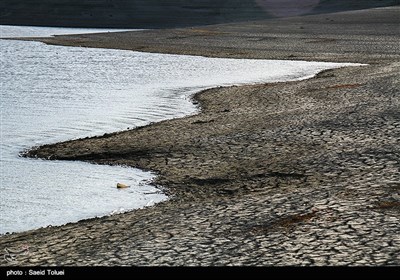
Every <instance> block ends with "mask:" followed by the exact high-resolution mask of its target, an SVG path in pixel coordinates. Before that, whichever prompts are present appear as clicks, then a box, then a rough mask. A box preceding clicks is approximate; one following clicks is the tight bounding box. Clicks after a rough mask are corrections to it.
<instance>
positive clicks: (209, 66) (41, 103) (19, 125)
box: [0, 27, 350, 233]
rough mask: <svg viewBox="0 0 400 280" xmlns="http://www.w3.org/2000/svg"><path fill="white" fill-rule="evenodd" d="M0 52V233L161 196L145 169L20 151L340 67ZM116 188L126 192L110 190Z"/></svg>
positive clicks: (60, 51)
mask: <svg viewBox="0 0 400 280" xmlns="http://www.w3.org/2000/svg"><path fill="white" fill-rule="evenodd" d="M0 28H1V27H0ZM18 32H20V31H18ZM18 32H17V33H18ZM51 32H54V29H52V31H51ZM17 35H18V34H14V35H13V36H17ZM0 37H1V34H0ZM0 46H1V48H2V52H3V53H4V55H3V56H2V61H1V62H2V63H1V69H0V70H1V71H2V73H3V74H2V76H1V77H0V79H1V85H2V89H3V91H2V97H1V98H2V100H1V118H2V120H1V174H2V177H1V183H2V184H1V187H0V192H1V201H0V202H1V204H0V205H1V209H0V210H1V211H0V213H1V217H0V226H1V227H0V233H5V232H12V231H24V230H28V229H34V228H38V227H42V226H47V225H61V224H64V223H67V222H74V221H78V220H81V219H85V218H90V217H95V216H104V215H107V214H110V213H115V212H118V211H125V210H129V209H134V208H140V207H143V206H146V205H151V204H154V203H156V202H159V201H162V200H165V199H166V197H165V195H162V194H159V193H157V189H155V188H154V187H152V186H150V185H149V184H148V182H149V181H151V180H152V179H153V178H154V175H153V174H151V173H148V172H143V171H140V170H137V169H132V168H122V167H111V166H98V165H93V164H87V163H82V162H60V161H43V160H32V159H26V158H21V157H18V154H19V152H20V151H21V150H25V149H29V148H31V147H32V146H37V145H42V144H48V143H54V142H59V141H64V140H69V139H75V138H81V137H87V136H94V135H101V134H103V133H105V132H113V131H118V130H124V129H126V128H127V127H130V128H133V127H137V126H142V125H146V124H149V123H150V122H157V121H161V120H165V119H171V118H176V117H183V116H186V115H189V114H193V113H195V112H196V107H195V106H194V105H193V104H192V103H191V102H190V100H189V95H190V94H192V93H194V92H196V91H199V90H202V89H205V88H211V87H215V86H221V85H232V84H245V83H260V82H277V81H287V80H298V79H304V78H308V77H311V76H313V75H315V74H317V73H318V72H320V71H321V70H325V69H330V68H337V67H342V66H347V65H350V64H338V63H319V62H301V61H268V60H248V59H243V60H239V59H221V58H205V57H197V56H181V55H166V54H150V53H140V52H132V51H122V50H106V49H88V48H72V47H61V46H48V45H44V44H41V43H35V42H20V41H4V40H2V41H0ZM118 182H123V183H126V184H129V185H132V186H133V187H132V188H130V189H125V190H117V189H116V187H115V186H116V183H118ZM146 193H152V194H146Z"/></svg>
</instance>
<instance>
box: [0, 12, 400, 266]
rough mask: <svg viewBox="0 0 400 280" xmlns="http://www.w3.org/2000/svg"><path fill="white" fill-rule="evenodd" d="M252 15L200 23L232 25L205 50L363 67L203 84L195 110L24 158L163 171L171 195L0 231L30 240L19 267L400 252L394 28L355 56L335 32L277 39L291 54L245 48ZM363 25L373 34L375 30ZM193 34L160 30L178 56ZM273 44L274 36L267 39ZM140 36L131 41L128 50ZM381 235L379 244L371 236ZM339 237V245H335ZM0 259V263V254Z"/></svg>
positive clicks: (368, 258) (95, 39)
mask: <svg viewBox="0 0 400 280" xmlns="http://www.w3.org/2000/svg"><path fill="white" fill-rule="evenodd" d="M396 9H397V10H396ZM378 10H379V11H378V14H379V13H382V14H384V18H385V20H386V21H388V22H389V21H393V22H394V23H395V24H396V23H397V22H398V20H397V19H394V18H390V17H388V15H387V14H386V11H392V15H395V14H396V13H397V12H396V11H398V10H399V9H398V8H396V7H395V8H386V9H378ZM393 10H394V11H395V12H393ZM376 11H377V10H371V11H362V12H360V11H358V12H351V13H340V14H338V15H336V17H335V14H332V15H330V17H332V18H333V19H334V20H336V21H339V20H342V21H346V19H347V20H353V19H354V20H357V17H361V18H362V17H364V16H365V13H367V14H368V15H369V16H370V17H369V20H373V19H375V18H381V17H382V15H376V13H377V12H376ZM343 14H348V15H349V17H350V18H351V19H349V18H346V16H343ZM354 14H355V15H354ZM371 15H372V16H375V18H374V17H371ZM325 16H326V15H325ZM304 18H305V19H310V18H311V20H309V21H311V23H308V24H310V27H308V25H307V24H304V26H305V27H304V28H303V29H301V30H304V29H308V28H309V29H310V30H311V31H312V32H311V33H310V34H308V35H309V36H310V37H311V39H310V38H306V39H305V40H316V39H315V38H314V37H315V34H317V35H318V33H316V30H315V28H317V27H315V26H314V25H313V20H312V19H313V18H315V21H318V20H319V21H320V20H321V17H320V16H314V17H304ZM343 18H344V19H343ZM297 20H300V19H297ZM396 20H397V21H396ZM271 22H272V21H271ZM273 22H276V21H273ZM280 22H282V25H285V24H286V25H288V26H289V27H290V26H293V24H296V19H287V20H281V21H280ZM305 22H306V20H305ZM263 24H268V23H267V22H263ZM345 24H347V23H346V22H345ZM252 25H253V27H254V26H256V27H255V28H257V26H258V25H257V24H256V23H249V24H248V26H247V27H246V26H245V27H243V26H242V25H240V26H238V25H235V24H230V25H219V26H210V27H207V28H206V30H207V32H206V33H207V34H210V32H211V31H213V32H216V30H223V29H225V30H226V31H228V32H232V29H239V31H238V32H237V33H236V36H237V40H238V43H237V44H236V45H235V46H234V48H230V49H227V47H226V46H224V41H225V39H226V38H224V36H220V38H214V39H210V40H211V43H212V44H214V45H211V46H210V49H212V50H214V52H212V53H211V55H221V56H224V55H227V56H231V57H236V56H242V57H246V58H247V57H250V56H253V57H256V56H259V57H260V58H261V57H265V56H269V57H268V58H270V59H271V57H276V58H277V57H283V56H286V55H287V54H288V53H290V52H293V51H295V50H296V49H297V48H300V50H301V51H298V52H297V53H298V54H299V55H298V56H296V59H302V58H303V57H311V56H313V55H314V56H317V60H318V59H330V58H336V61H340V60H344V59H348V58H349V57H350V56H351V59H357V60H358V61H357V62H358V63H370V65H369V66H365V67H363V69H362V70H360V69H356V68H359V67H346V68H340V69H335V70H327V71H323V72H322V73H320V74H318V75H317V76H316V77H315V78H311V79H308V80H305V81H296V82H284V83H274V84H260V85H245V86H239V87H238V86H231V87H221V88H213V89H209V90H205V91H202V92H200V93H198V94H196V95H195V97H194V98H195V99H196V100H197V101H198V102H199V103H200V104H201V108H202V110H201V112H200V113H199V114H198V115H194V116H188V117H185V118H182V119H173V120H168V121H163V122H161V123H155V124H152V125H149V126H145V127H141V128H138V129H135V130H132V131H124V132H117V133H113V134H109V135H107V136H106V137H94V138H89V139H79V140H74V141H67V142H63V143H58V144H55V145H46V146H43V147H40V148H39V149H38V150H33V151H32V152H31V153H30V155H31V156H33V155H38V156H39V157H47V156H49V155H52V156H53V157H54V158H56V159H65V160H89V161H95V162H96V163H101V164H126V165H129V166H132V167H139V168H142V169H143V168H144V169H150V170H153V171H156V172H157V173H158V174H159V176H158V177H157V179H156V182H155V184H159V185H162V186H164V187H166V188H168V190H169V191H170V192H171V194H173V196H174V197H173V199H172V200H170V201H168V202H165V203H164V202H162V203H160V204H157V205H156V206H153V207H150V208H146V209H140V210H135V211H133V212H129V213H124V214H121V215H116V216H112V217H105V218H95V219H89V220H85V221H81V222H78V223H76V224H67V225H65V226H61V227H54V228H45V229H39V230H35V231H29V232H24V233H18V234H12V235H6V236H1V237H0V244H1V246H2V247H3V246H11V247H18V246H20V244H22V243H24V242H25V243H29V244H30V245H31V248H32V254H31V255H30V256H23V257H21V258H20V259H19V263H18V264H20V265H28V264H29V265H39V264H42V265H43V264H46V265H53V264H56V265H73V264H80V265H93V264H99V265H122V264H125V265H159V264H164V265H199V264H200V265H211V264H213V265H218V264H220V265H226V264H234V265H326V264H328V265H340V264H353V265H368V264H376V265H398V264H399V263H400V261H399V259H398V257H397V256H398V255H399V254H398V253H399V251H400V240H398V238H397V239H396V232H398V230H399V226H398V225H399V223H398V221H399V218H400V216H399V208H400V202H399V200H398V199H397V196H395V195H396V194H397V193H398V187H399V184H398V182H399V181H400V180H399V179H400V178H399V175H398V173H396V170H397V169H396V168H398V167H399V158H398V148H397V147H398V145H396V144H398V138H396V137H397V136H396V135H398V133H399V131H398V130H399V129H400V122H399V118H398V117H399V116H398V113H396V112H398V110H397V109H398V108H399V104H400V103H399V98H398V90H397V87H396V81H398V78H399V76H398V73H399V71H398V70H399V68H400V65H399V64H400V62H399V61H400V59H399V56H400V55H399V52H398V46H397V47H394V44H395V43H396V40H398V34H393V35H390V34H384V35H380V34H379V32H378V31H377V30H374V32H376V35H374V36H373V37H374V39H375V40H376V39H377V38H382V40H383V41H380V40H377V42H376V43H375V44H374V43H372V45H370V44H368V43H369V41H368V42H367V44H366V45H363V47H364V48H365V50H366V51H365V52H364V49H362V51H360V52H359V53H352V52H351V51H352V50H353V49H354V47H353V46H351V45H350V44H345V43H343V42H338V41H340V40H341V39H333V37H334V35H335V34H328V37H331V38H322V39H323V40H325V41H324V42H325V43H326V44H327V45H325V47H326V50H325V53H318V54H317V55H316V54H315V53H314V51H315V49H316V50H317V51H318V50H319V49H320V47H318V44H321V40H322V39H321V38H319V39H318V40H319V41H318V42H315V43H313V42H311V43H309V45H307V46H308V47H309V50H308V52H307V51H306V50H305V49H302V43H301V42H300V43H299V44H298V45H297V46H296V47H294V46H292V45H288V44H287V42H284V44H286V45H285V46H286V47H287V48H289V52H288V51H286V50H276V49H272V51H271V50H270V49H269V48H268V47H269V46H270V45H269V44H270V43H265V45H266V46H265V47H264V48H265V49H267V50H265V49H261V50H259V49H256V50H251V49H250V50H249V49H248V48H244V47H243V46H242V45H246V44H247V43H248V41H247V39H248V37H246V36H239V35H240V34H246V35H248V34H247V33H245V32H244V31H243V28H249V27H250V26H252ZM268 27H270V26H265V27H264V28H265V29H268ZM258 28H260V27H258ZM320 28H322V29H324V27H320ZM382 28H383V29H384V27H382ZM389 29H390V28H388V30H389ZM195 30H196V29H195ZM296 30H297V31H298V30H299V29H296ZM324 30H325V29H324ZM328 30H332V28H331V29H328ZM385 30H386V29H385ZM257 31H258V32H260V30H257ZM342 31H343V33H344V34H340V36H342V37H345V40H343V41H346V40H347V41H351V40H355V42H359V41H357V40H359V37H357V36H355V35H354V34H346V31H344V30H342ZM379 31H381V30H379ZM185 32H186V33H193V32H195V33H196V32H198V31H193V29H189V31H188V30H186V29H179V30H163V31H156V33H157V34H164V35H163V37H164V38H165V37H168V36H170V35H171V33H173V34H177V33H178V34H182V33H185ZM202 32H203V31H202ZM219 32H220V31H219ZM272 32H273V31H272ZM348 32H350V33H351V32H355V31H354V30H349V31H348ZM357 32H359V33H362V32H363V30H362V29H361V30H360V29H358V30H357ZM203 33H204V32H203ZM149 34H153V32H152V31H150V32H148V31H147V32H140V33H139V34H136V35H135V34H133V33H131V34H127V33H126V34H122V33H121V34H116V35H115V34H114V35H105V34H103V35H81V36H70V37H68V36H59V37H55V38H51V39H48V38H46V39H44V40H42V41H44V42H46V43H54V44H65V45H68V43H70V44H76V43H77V40H80V42H79V44H81V45H83V46H91V47H93V46H96V45H102V46H105V47H112V46H113V45H112V44H111V43H112V41H114V42H115V43H114V44H115V45H114V47H117V46H120V47H121V48H124V49H126V48H125V47H126V46H127V44H128V43H125V44H124V42H128V41H124V40H128V39H130V41H129V43H130V42H132V41H137V40H136V39H138V38H139V39H140V38H142V40H146V39H148V38H149V37H148V36H149ZM238 34H239V35H238ZM153 35H154V34H153ZM219 35H221V34H219ZM267 35H268V34H267ZM289 35H293V34H289ZM297 35H298V34H297ZM263 36H265V33H264V34H263ZM325 36H326V35H325ZM365 36H366V38H367V39H368V38H369V37H368V36H370V35H365ZM390 36H392V37H390ZM396 36H397V37H396ZM153 37H154V38H155V39H153V40H150V41H149V42H148V48H149V49H150V50H151V49H152V48H154V49H156V48H157V47H158V48H159V49H160V51H168V49H167V48H168V46H167V44H164V46H160V44H157V42H156V41H157V40H159V39H158V38H159V37H157V36H153ZM212 37H215V34H214V35H212ZM217 37H218V36H217ZM250 37H251V36H250ZM294 37H295V38H294V40H295V41H296V36H294ZM318 37H321V36H319V35H318ZM354 37H356V38H354ZM69 38H71V39H69ZM116 38H117V40H115V39H116ZM132 38H133V39H132ZM164 38H161V42H162V41H163V40H164ZM207 38H208V37H207ZM232 38H233V36H232ZM390 38H392V39H391V40H388V39H390ZM396 38H397V39H396ZM197 39H198V38H197V37H196V36H194V37H189V38H186V39H184V40H186V41H190V42H192V44H191V45H189V47H188V45H186V46H185V45H184V46H182V47H179V45H180V41H181V39H180V38H179V37H178V38H175V39H165V40H167V41H168V40H169V41H171V40H172V41H173V40H175V42H176V43H175V45H174V47H175V48H176V49H175V50H174V51H175V53H178V52H180V53H182V52H183V53H185V52H186V53H191V54H195V53H201V52H203V51H204V52H206V50H205V49H203V48H204V46H202V45H197V44H196V43H197V42H198V41H197ZM203 39H204V38H203ZM328 39H329V40H334V41H326V40H328ZM68 40H71V41H68ZM335 40H336V41H335ZM204 41H207V40H204ZM272 41H274V40H272ZM332 42H335V43H334V44H333V43H332ZM383 42H385V44H386V45H385V46H383V45H382V44H383ZM178 43H179V44H178ZM209 43H210V41H207V44H209ZM217 43H220V44H222V46H221V45H220V44H219V45H218V44H217ZM139 44H141V42H139ZM276 44H277V43H276V41H274V42H273V43H271V45H276ZM129 45H130V44H129ZM337 45H340V46H341V47H347V48H348V51H349V52H344V54H342V55H340V52H339V51H338V52H337V53H332V52H330V51H332V50H333V49H335V48H337ZM130 46H131V45H130ZM137 46H138V44H135V43H134V44H133V48H137ZM193 46H197V47H193ZM379 47H380V49H379V50H380V52H379V53H377V50H376V48H379ZM235 48H236V49H235ZM293 48H294V49H293ZM369 48H370V49H371V50H370V51H369V52H367V50H368V49H369ZM390 49H391V52H389V51H390ZM169 51H171V49H170V50H169ZM240 52H244V53H242V54H240ZM353 54H355V55H354V57H353ZM265 58H266V57H265ZM292 58H293V57H292ZM361 59H362V61H361ZM380 88H383V89H384V90H383V91H382V90H379V89H380ZM266 97H268V98H266ZM366 113H368V114H367V115H366ZM110 147H111V148H110ZM87 149H90V150H89V151H88V150H87ZM396 155H397V156H396ZM387 186H389V187H387ZM387 217H390V218H387ZM106 238H107V241H106V242H105V241H104V240H105V239H106ZM384 242H386V243H387V244H388V245H386V246H385V245H383V246H382V245H380V244H383V243H384ZM389 244H390V245H389ZM339 247H340V248H341V249H340V251H341V254H338V253H337V252H336V251H335V248H339ZM189 248H191V249H190V250H189ZM356 252H361V253H358V254H356ZM0 265H7V264H5V263H4V261H2V262H0Z"/></svg>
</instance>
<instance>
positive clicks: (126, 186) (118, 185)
mask: <svg viewBox="0 0 400 280" xmlns="http://www.w3.org/2000/svg"><path fill="white" fill-rule="evenodd" d="M126 188H130V186H128V185H125V184H122V183H118V184H117V189H126Z"/></svg>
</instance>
